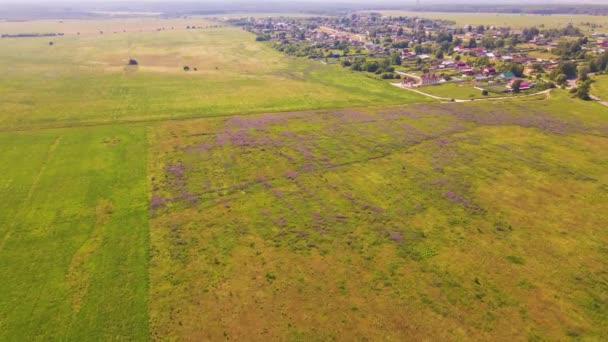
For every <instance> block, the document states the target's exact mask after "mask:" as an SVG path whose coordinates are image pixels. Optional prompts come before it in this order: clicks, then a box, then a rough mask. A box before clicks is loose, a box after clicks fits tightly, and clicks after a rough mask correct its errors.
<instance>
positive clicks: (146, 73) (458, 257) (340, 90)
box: [0, 18, 608, 341]
mask: <svg viewBox="0 0 608 342" xmlns="http://www.w3.org/2000/svg"><path fill="white" fill-rule="evenodd" d="M176 20H177V19H172V20H169V21H167V22H166V23H164V24H162V25H161V24H160V23H158V25H157V22H156V21H157V19H155V18H147V19H137V20H136V22H142V23H146V24H145V25H149V28H150V30H147V31H146V30H143V29H142V32H137V25H136V24H134V26H133V27H131V28H130V29H128V30H127V32H122V30H121V28H120V25H118V24H117V23H119V21H107V22H94V23H90V22H88V23H85V22H83V24H82V25H83V26H82V28H80V26H79V24H78V23H71V24H70V26H71V27H72V28H73V29H74V30H76V32H80V31H81V34H80V35H77V34H66V35H65V36H61V37H53V38H49V37H46V38H19V39H1V40H0V73H1V74H2V75H6V76H5V77H3V78H2V79H1V80H0V94H1V96H2V102H1V103H0V131H2V132H0V146H2V147H3V148H2V149H1V150H0V161H2V162H1V163H0V174H2V177H1V178H0V196H1V197H2V198H3V199H4V200H3V201H0V222H2V223H0V279H3V281H2V282H0V340H44V339H60V340H83V339H100V340H114V339H117V340H149V339H153V340H160V339H172V340H226V339H231V340H236V339H240V340H242V339H248V340H260V341H262V340H266V341H267V340H332V339H333V340H335V339H346V340H354V339H368V340H378V339H392V340H404V339H406V338H408V339H435V340H464V339H467V340H469V339H470V340H496V339H509V340H523V339H528V340H566V339H571V338H574V339H575V338H580V339H587V340H605V339H607V338H608V328H607V327H608V324H607V322H608V297H607V293H608V249H607V248H606V246H607V245H608V231H606V229H605V227H606V226H607V224H608V218H607V217H606V214H605V213H606V211H607V209H608V173H607V172H606V170H607V169H608V107H605V106H602V105H601V104H599V103H595V102H585V101H582V100H579V99H576V98H573V97H572V96H570V94H568V92H567V91H566V90H562V89H554V90H552V91H551V93H550V94H549V96H541V97H529V98H521V99H509V100H497V101H474V102H467V103H438V102H436V101H433V100H431V99H429V98H427V97H424V96H421V95H418V94H416V93H413V92H409V91H406V90H403V89H399V88H397V87H393V86H391V85H390V84H389V83H387V82H384V81H381V80H379V79H377V78H374V77H367V76H366V75H365V74H364V73H361V72H354V71H349V70H345V69H343V68H341V67H339V66H336V65H324V64H321V63H318V62H314V61H309V60H305V59H301V58H295V57H287V56H285V55H283V54H281V53H279V52H277V51H276V50H274V49H273V48H271V47H270V46H269V45H268V44H265V43H256V42H255V41H254V39H255V36H254V35H252V34H250V33H247V32H245V31H243V30H241V29H237V28H234V27H218V23H217V22H208V21H204V20H202V19H200V21H197V22H195V23H192V19H180V21H177V22H176ZM197 20H199V19H197ZM134 21H135V20H134ZM148 21H154V24H151V23H149V22H148ZM161 22H162V21H161ZM169 22H171V23H172V25H174V26H175V29H173V30H171V29H170V27H169V26H168V25H167V24H168V23H169ZM108 23H113V24H112V25H110V26H112V27H111V28H109V27H108V28H105V27H106V26H105V24H108ZM4 24H5V23H0V27H2V26H1V25H4ZM55 24H56V23H53V25H55ZM10 25H15V24H14V23H10ZM21 25H23V27H26V28H29V27H36V25H49V24H48V23H38V22H26V23H21ZM57 25H60V23H57ZM186 25H188V26H189V25H196V26H197V27H198V26H200V27H201V28H197V29H195V30H192V29H184V27H185V26H186ZM156 26H158V28H162V27H165V30H160V31H157V30H156V28H154V27H156ZM178 26H179V27H180V28H179V29H177V27H178ZM99 27H104V28H105V30H104V31H105V32H104V34H100V33H99V32H96V31H97V30H98V28H99ZM86 28H89V29H90V32H89V33H86V34H85V33H83V32H85V29H86ZM47 29H50V28H49V27H47V26H45V30H47ZM24 30H25V29H24ZM114 30H116V31H117V33H113V31H114ZM132 30H135V31H136V32H131V31H132ZM0 31H1V30H0ZM66 31H67V30H66ZM16 32H21V31H19V30H17V31H16ZM111 32H112V33H111ZM49 40H52V41H53V42H54V44H53V45H52V46H50V45H49V44H48V41H49ZM130 58H136V59H137V61H138V64H139V65H137V66H126V64H127V62H128V60H129V59H130ZM185 65H188V66H189V67H190V68H191V70H190V71H188V72H186V71H184V70H183V66H185ZM193 68H197V71H194V70H193ZM602 84H603V83H602V82H596V83H594V84H593V92H595V91H599V92H604V90H602V89H603V88H600V87H601V85H602ZM450 86H454V84H451V85H450ZM421 89H425V88H421ZM462 95H463V96H464V95H467V94H462Z"/></svg>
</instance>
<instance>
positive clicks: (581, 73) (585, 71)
mask: <svg viewBox="0 0 608 342" xmlns="http://www.w3.org/2000/svg"><path fill="white" fill-rule="evenodd" d="M590 71H591V70H590V68H589V67H588V66H584V65H583V66H580V67H579V68H578V79H579V81H582V82H585V81H587V80H588V79H589V76H588V75H589V72H590Z"/></svg>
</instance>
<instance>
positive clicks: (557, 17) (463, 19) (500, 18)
mask: <svg viewBox="0 0 608 342" xmlns="http://www.w3.org/2000/svg"><path fill="white" fill-rule="evenodd" d="M381 13H382V14H384V15H392V16H410V17H421V18H429V19H444V20H451V21H453V22H455V23H456V26H464V25H473V26H476V25H484V26H504V27H511V28H513V29H521V28H524V27H532V26H537V27H538V26H540V25H543V26H544V27H546V28H557V27H564V26H566V25H568V23H572V25H574V26H576V27H580V28H581V29H582V30H583V31H585V30H586V26H584V25H583V24H587V23H591V24H596V25H600V26H601V27H599V28H598V31H600V32H606V30H608V18H606V16H599V15H568V14H551V15H540V14H515V13H514V14H510V13H453V12H408V11H381Z"/></svg>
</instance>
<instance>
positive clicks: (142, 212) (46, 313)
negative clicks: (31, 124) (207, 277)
mask: <svg viewBox="0 0 608 342" xmlns="http://www.w3.org/2000/svg"><path fill="white" fill-rule="evenodd" d="M145 132H146V131H145V128H143V127H133V126H121V127H118V126H107V127H100V128H80V129H66V130H52V131H41V132H24V133H0V145H1V146H2V149H1V150H0V160H2V163H0V173H1V174H2V177H1V180H0V197H1V198H2V201H1V202H0V222H2V223H1V224H0V279H2V281H1V282H0V340H3V341H23V340H29V341H31V340H117V339H120V340H141V339H146V338H147V335H148V318H147V317H148V311H147V306H148V302H147V283H148V282H147V269H148V266H147V256H148V228H147V227H148V223H147V222H148V218H147V213H148V210H147V205H146V198H147V195H146V192H147V188H146V186H147V184H146V178H145V177H146V134H145Z"/></svg>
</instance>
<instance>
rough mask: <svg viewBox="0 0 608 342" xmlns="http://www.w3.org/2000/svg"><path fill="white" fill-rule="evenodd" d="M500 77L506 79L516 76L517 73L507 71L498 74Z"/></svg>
mask: <svg viewBox="0 0 608 342" xmlns="http://www.w3.org/2000/svg"><path fill="white" fill-rule="evenodd" d="M498 77H499V78H504V79H506V80H510V79H513V78H515V74H514V73H513V72H511V71H505V72H503V73H502V74H500V75H498Z"/></svg>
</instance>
